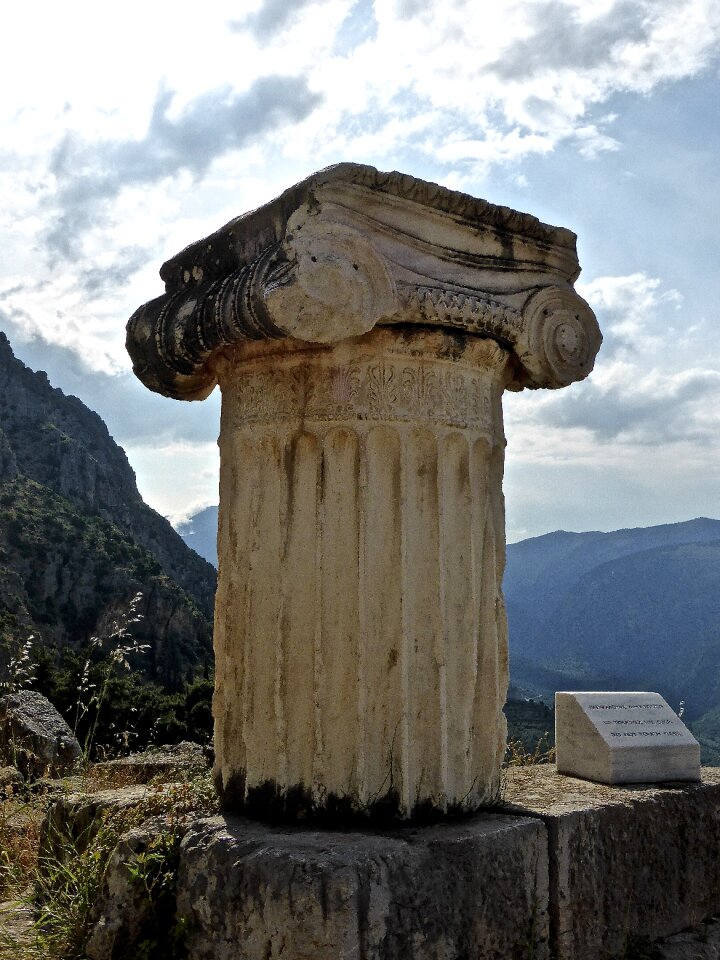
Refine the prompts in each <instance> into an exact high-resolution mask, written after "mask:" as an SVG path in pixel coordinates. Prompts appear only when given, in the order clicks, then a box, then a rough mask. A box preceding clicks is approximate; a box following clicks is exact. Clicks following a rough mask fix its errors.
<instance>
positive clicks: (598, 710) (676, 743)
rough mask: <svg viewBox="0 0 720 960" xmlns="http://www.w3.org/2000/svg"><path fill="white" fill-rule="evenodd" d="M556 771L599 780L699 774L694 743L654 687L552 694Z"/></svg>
mask: <svg viewBox="0 0 720 960" xmlns="http://www.w3.org/2000/svg"><path fill="white" fill-rule="evenodd" d="M555 745H556V751H557V769H558V773H566V774H569V775H571V776H576V777H584V778H585V779H587V780H596V781H598V782H599V783H662V782H663V781H669V780H699V779H700V744H699V743H698V742H697V740H696V739H695V737H694V736H693V735H692V734H691V733H690V731H689V730H688V728H687V727H686V726H685V724H684V723H683V722H682V720H681V719H680V717H678V715H677V714H676V713H675V712H674V711H673V710H672V709H671V708H670V706H669V705H668V704H667V703H666V701H665V700H663V698H662V697H661V696H660V694H658V693H643V692H622V693H599V692H598V693H596V692H593V693H582V692H569V691H563V692H560V691H559V692H558V693H556V694H555Z"/></svg>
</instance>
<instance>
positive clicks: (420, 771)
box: [214, 330, 508, 817]
mask: <svg viewBox="0 0 720 960" xmlns="http://www.w3.org/2000/svg"><path fill="white" fill-rule="evenodd" d="M507 360H508V357H507V354H506V353H505V351H503V350H502V349H500V348H499V347H498V345H497V344H496V343H494V342H493V341H492V340H479V339H476V338H468V339H465V340H462V341H459V342H458V341H457V340H456V339H455V338H454V337H453V336H452V335H449V334H447V333H446V332H444V331H440V330H438V331H425V332H422V331H420V330H417V331H416V330H411V331H405V332H404V333H403V334H398V333H396V332H395V331H390V330H376V331H374V332H373V333H371V334H368V335H367V336H365V337H363V338H362V340H361V341H357V340H355V341H343V342H342V343H340V344H338V345H336V346H334V347H332V348H320V349H318V348H311V347H309V346H308V345H302V344H296V345H293V346H292V348H289V347H288V346H287V345H285V344H284V343H280V344H278V343H270V344H262V345H260V344H256V345H251V347H248V348H240V347H237V348H235V352H234V353H233V355H232V356H231V357H228V358H225V359H224V361H223V362H222V363H221V364H220V363H219V364H218V375H219V377H220V382H221V385H222V389H223V413H222V427H221V433H220V455H221V477H220V511H219V513H220V522H219V527H220V529H219V538H218V548H219V557H220V577H219V586H218V593H217V598H216V618H215V630H216V633H215V645H216V651H217V659H216V664H215V676H216V688H215V689H216V692H215V702H214V713H215V718H216V728H215V749H216V754H217V763H216V777H217V782H218V785H219V787H220V790H221V793H222V795H223V797H224V799H225V803H226V805H228V806H235V807H244V808H245V809H247V810H248V811H249V812H253V813H257V814H258V815H260V816H272V815H278V816H291V817H295V816H302V817H307V816H308V815H310V814H311V813H312V812H313V810H316V809H322V808H325V809H328V808H330V807H332V808H333V810H334V811H335V812H336V813H337V814H338V815H340V816H346V815H352V814H353V813H360V814H362V813H363V812H364V811H366V812H367V814H368V815H369V816H377V815H384V814H385V813H386V812H387V813H388V814H390V815H395V814H397V813H400V815H403V816H408V815H415V816H421V815H423V814H424V813H425V812H426V811H427V810H428V808H430V809H433V810H436V811H445V810H448V809H453V808H462V809H475V808H476V807H477V806H479V805H480V804H481V803H483V802H486V801H488V800H490V799H492V798H493V797H494V795H495V794H496V793H497V789H498V786H499V769H500V762H501V760H502V755H503V751H504V748H505V733H506V726H505V718H504V715H503V713H502V707H503V703H504V701H505V692H506V689H507V682H508V681H507V651H506V623H505V612H504V605H503V602H502V597H501V593H500V580H501V577H502V569H503V562H504V511H503V501H502V493H501V487H500V478H501V476H502V464H503V450H504V440H503V435H502V412H501V406H500V396H501V393H502V389H503V386H504V384H505V382H506V381H507V377H508V371H507ZM231 571H240V573H239V574H237V573H236V574H234V575H233V574H232V573H231Z"/></svg>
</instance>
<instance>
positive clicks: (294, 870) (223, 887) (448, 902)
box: [178, 815, 548, 960]
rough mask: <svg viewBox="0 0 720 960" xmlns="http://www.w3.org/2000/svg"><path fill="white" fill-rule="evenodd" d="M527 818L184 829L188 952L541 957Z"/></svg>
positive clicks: (203, 955)
mask: <svg viewBox="0 0 720 960" xmlns="http://www.w3.org/2000/svg"><path fill="white" fill-rule="evenodd" d="M546 905H547V846H546V840H545V830H544V828H543V826H542V824H541V823H540V822H539V821H537V820H531V819H527V818H522V817H504V816H498V815H487V816H484V817H482V818H478V819H475V820H473V821H469V822H467V823H464V824H443V825H440V826H436V827H425V828H421V829H417V830H414V829H411V828H407V827H405V828H402V829H400V830H397V831H394V832H388V833H383V834H377V833H375V834H373V833H369V832H360V831H358V832H354V833H339V832H333V831H329V830H325V831H322V832H315V831H311V830H302V829H300V828H295V827H287V828H271V827H265V826H262V825H260V824H257V823H254V822H252V821H248V820H244V819H241V818H232V817H227V818H213V819H209V820H205V821H200V822H199V823H196V824H195V825H193V826H192V827H191V828H190V830H189V832H188V833H187V834H186V836H185V839H184V841H183V844H182V849H181V859H180V868H179V874H178V911H179V914H180V915H181V916H182V917H184V918H185V922H186V923H187V924H188V927H187V929H188V934H187V937H186V945H187V948H188V954H189V956H190V957H191V958H192V960H236V958H238V957H243V960H280V958H283V960H284V958H287V960H350V958H353V960H441V958H442V960H525V958H528V957H532V958H533V960H545V958H547V957H548V943H547V932H548V918H547V909H546Z"/></svg>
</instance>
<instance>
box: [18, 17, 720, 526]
mask: <svg viewBox="0 0 720 960" xmlns="http://www.w3.org/2000/svg"><path fill="white" fill-rule="evenodd" d="M3 35H4V43H3V57H2V60H1V61H0V76H1V77H2V90H3V97H2V99H1V100H0V124H2V137H1V139H0V197H1V199H0V248H1V249H2V250H3V251H4V255H3V257H2V260H1V261H0V328H2V329H4V330H5V332H6V333H7V334H8V336H9V338H10V341H11V344H12V346H13V348H14V350H15V352H16V354H17V356H19V357H20V358H21V359H22V360H24V361H25V362H26V363H28V364H29V365H30V366H32V367H34V368H36V369H44V370H46V371H47V372H48V374H49V376H50V379H51V381H52V382H53V383H54V384H55V385H57V386H59V387H61V388H62V389H63V390H64V391H65V392H66V393H74V394H76V395H77V396H79V397H80V398H81V399H82V400H83V401H84V402H85V403H87V404H88V405H89V406H90V407H92V408H93V409H95V410H97V411H98V413H100V415H101V416H102V417H103V418H104V419H105V421H106V422H107V423H108V426H109V428H110V431H111V433H112V434H113V436H114V437H115V439H116V440H117V441H118V442H120V443H121V444H122V445H123V446H124V447H125V449H126V451H127V453H128V456H129V458H130V461H131V463H132V465H133V467H134V468H135V471H136V473H137V477H138V484H139V486H140V489H141V492H142V493H143V495H144V496H145V498H146V500H147V501H148V502H149V503H150V504H151V505H152V506H154V507H155V508H156V509H158V510H160V511H161V512H162V513H164V514H166V515H170V516H171V517H173V518H179V517H181V516H182V515H187V514H188V513H191V512H192V511H193V510H195V509H198V508H199V507H202V506H205V505H207V504H209V503H213V502H216V500H217V452H216V445H215V439H216V435H217V423H218V414H219V399H218V397H217V396H216V395H213V397H211V398H210V399H209V400H207V401H205V402H204V403H202V404H200V403H194V404H188V403H180V402H177V401H172V400H166V399H164V398H161V397H156V396H155V395H151V394H150V393H149V392H148V391H147V390H145V389H144V388H143V387H141V386H140V385H139V384H138V383H136V382H135V381H134V379H133V377H132V375H131V374H130V371H129V361H128V359H127V357H126V355H125V351H124V345H123V344H124V326H125V322H126V319H127V317H128V316H129V315H130V314H131V313H132V312H133V310H134V309H135V308H136V307H137V306H138V305H140V304H141V303H143V302H144V301H146V300H148V299H150V298H152V297H155V296H157V295H158V294H159V293H160V292H161V291H162V287H161V284H160V281H159V280H158V276H157V271H158V269H159V267H160V264H161V263H162V262H163V260H165V259H167V258H168V257H169V256H171V255H172V254H174V253H176V252H178V251H179V250H180V249H181V248H182V247H183V246H185V245H186V244H187V243H190V242H192V241H194V240H196V239H199V238H200V237H202V236H204V235H205V234H206V233H208V232H210V231H212V230H214V229H216V228H217V227H219V226H221V225H222V224H223V223H224V222H226V221H227V220H229V219H230V218H231V217H233V216H236V215H238V214H240V213H243V212H245V211H246V210H248V209H251V208H253V207H256V206H258V205H259V204H261V203H263V202H265V201H267V200H270V199H272V197H274V196H275V195H277V193H279V192H280V191H281V190H282V189H284V188H285V187H286V186H288V185H290V184H291V183H294V182H296V181H298V180H300V179H302V178H303V177H305V176H307V175H308V174H309V173H311V172H313V171H314V170H317V169H319V168H321V167H323V166H326V165H328V164H330V163H334V162H337V161H340V160H353V161H358V162H364V163H371V164H373V165H374V166H377V167H379V168H380V169H386V170H391V169H399V170H402V171H404V172H406V173H411V174H413V175H415V176H419V177H422V178H424V179H427V180H434V181H437V182H439V183H442V184H444V185H446V186H450V187H455V188H458V189H462V190H465V191H467V192H469V193H472V194H474V195H476V196H481V197H484V198H486V199H488V200H490V201H492V202H494V203H500V204H506V205H509V206H512V207H516V208H517V209H520V210H524V211H527V212H530V213H533V214H535V215H536V216H538V217H540V218H541V219H542V220H545V221H547V222H549V223H553V224H559V225H562V226H566V227H570V228H571V229H573V230H575V232H576V233H577V234H578V237H579V240H578V250H579V255H580V261H581V264H582V266H583V273H582V277H581V281H580V283H579V289H580V291H581V292H582V293H583V295H584V296H585V297H586V299H588V300H589V301H590V303H591V304H592V306H593V307H594V309H595V311H596V313H597V314H598V318H599V320H600V324H601V327H602V328H603V331H604V334H605V343H604V346H603V349H602V351H601V355H600V358H599V359H598V362H597V365H596V369H595V372H594V373H593V374H592V376H591V378H590V379H589V380H588V381H586V382H585V383H584V384H581V385H576V386H574V387H571V388H570V389H568V390H563V391H559V392H557V393H551V392H544V393H541V392H533V393H524V394H521V395H518V396H508V397H507V400H506V406H505V410H506V432H507V438H508V452H507V472H506V487H505V488H506V495H507V508H508V514H507V515H508V536H509V539H510V540H516V539H520V538H522V537H525V536H534V535H537V534H541V533H545V532H547V531H549V530H553V529H558V528H563V529H569V530H588V529H604V530H609V529H616V528H618V527H626V526H643V525H648V524H654V523H663V522H672V521H678V520H685V519H689V518H691V517H694V516H699V515H704V516H711V517H720V457H719V456H718V455H719V454H720V269H719V265H718V239H717V234H718V230H719V229H720V227H719V226H718V225H719V224H720V163H718V155H719V151H720V0H501V2H499V3H490V2H486V0H374V2H373V0H247V2H245V0H235V2H233V3H230V2H226V0H205V3H204V4H203V5H202V7H198V6H195V7H190V6H189V5H183V4H178V3H177V2H174V3H168V2H165V0H153V2H152V3H149V2H143V3H139V2H137V0H125V2H124V3H123V4H115V5H101V4H98V3H97V2H92V3H91V2H85V0H70V2H69V3H65V4H57V3H51V2H50V0H38V2H36V3H34V4H12V5H11V6H10V7H8V9H6V10H4V12H3Z"/></svg>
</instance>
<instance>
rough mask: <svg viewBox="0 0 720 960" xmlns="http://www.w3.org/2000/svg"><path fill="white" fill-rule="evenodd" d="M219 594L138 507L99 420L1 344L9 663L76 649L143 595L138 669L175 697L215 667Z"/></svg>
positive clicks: (0, 613)
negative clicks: (42, 650) (36, 653)
mask: <svg viewBox="0 0 720 960" xmlns="http://www.w3.org/2000/svg"><path fill="white" fill-rule="evenodd" d="M214 591H215V572H214V570H213V568H212V567H211V566H210V564H208V563H207V562H206V561H204V560H203V559H202V558H201V557H199V556H198V555H197V554H195V553H194V552H193V551H191V550H189V549H188V548H187V547H186V545H185V543H184V542H183V540H182V539H181V538H180V537H179V536H178V534H176V533H175V531H174V530H173V529H172V527H171V525H170V524H169V523H168V521H167V520H165V519H164V518H163V517H161V516H160V515H159V514H157V513H156V512H155V511H153V510H152V509H151V508H150V507H148V506H147V505H146V504H145V503H144V502H143V500H142V498H141V496H140V494H139V492H138V489H137V485H136V482H135V476H134V473H133V471H132V469H131V467H130V465H129V463H128V461H127V458H126V456H125V453H124V452H123V450H122V449H121V448H120V447H119V446H118V445H117V444H116V443H115V442H114V441H113V439H112V437H111V436H110V435H109V433H108V430H107V428H106V426H105V424H104V423H103V421H102V420H101V419H100V417H98V416H97V414H95V413H93V412H92V411H91V410H89V409H88V408H87V407H85V405H84V404H83V403H82V402H81V401H80V400H78V399H77V398H76V397H69V396H65V394H63V393H62V391H61V390H57V389H54V388H53V387H52V386H51V385H50V384H49V383H48V380H47V377H46V375H45V374H44V373H42V372H38V373H35V372H33V371H31V370H29V369H28V368H27V367H26V366H25V365H24V364H22V363H21V362H20V361H19V360H17V359H16V358H15V357H14V355H13V353H12V350H11V348H10V344H9V342H8V340H7V338H6V337H5V336H4V334H2V333H0V638H2V641H3V642H2V644H1V646H2V647H3V648H4V649H5V660H7V651H8V649H9V648H10V647H11V646H12V644H13V642H16V641H18V640H24V639H25V638H26V637H27V636H28V635H29V634H33V635H34V636H35V642H36V643H41V644H43V645H44V646H47V647H52V648H55V649H56V650H62V649H63V648H64V647H66V646H68V645H70V646H72V647H76V648H81V647H82V646H83V645H84V644H87V642H88V640H89V638H90V636H92V635H95V634H98V633H102V632H103V631H104V630H106V629H107V628H108V625H109V624H110V623H111V622H112V620H113V619H114V618H115V617H116V616H117V615H118V614H119V613H121V612H122V611H123V610H125V609H127V606H128V604H129V602H130V599H131V598H132V597H133V596H134V595H135V594H136V593H137V592H141V593H142V602H141V605H140V613H141V614H142V616H143V619H142V621H141V622H140V623H139V624H138V625H137V629H136V634H137V636H138V638H139V640H140V641H141V642H145V643H149V644H150V651H149V654H148V656H147V657H146V658H145V659H144V661H143V663H142V664H141V666H142V668H143V669H144V671H145V672H146V673H147V675H148V676H149V677H150V678H151V679H153V680H156V681H157V682H159V683H161V684H163V685H164V686H170V687H173V686H177V685H179V684H180V683H181V682H182V681H183V679H185V677H186V676H187V675H188V673H189V672H192V670H193V669H194V668H195V667H197V666H198V665H201V664H202V663H203V662H205V661H207V660H208V659H209V658H210V657H211V623H210V621H211V617H212V607H213V599H214ZM1 656H2V651H0V657H1ZM0 667H2V663H1V662H0Z"/></svg>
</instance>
